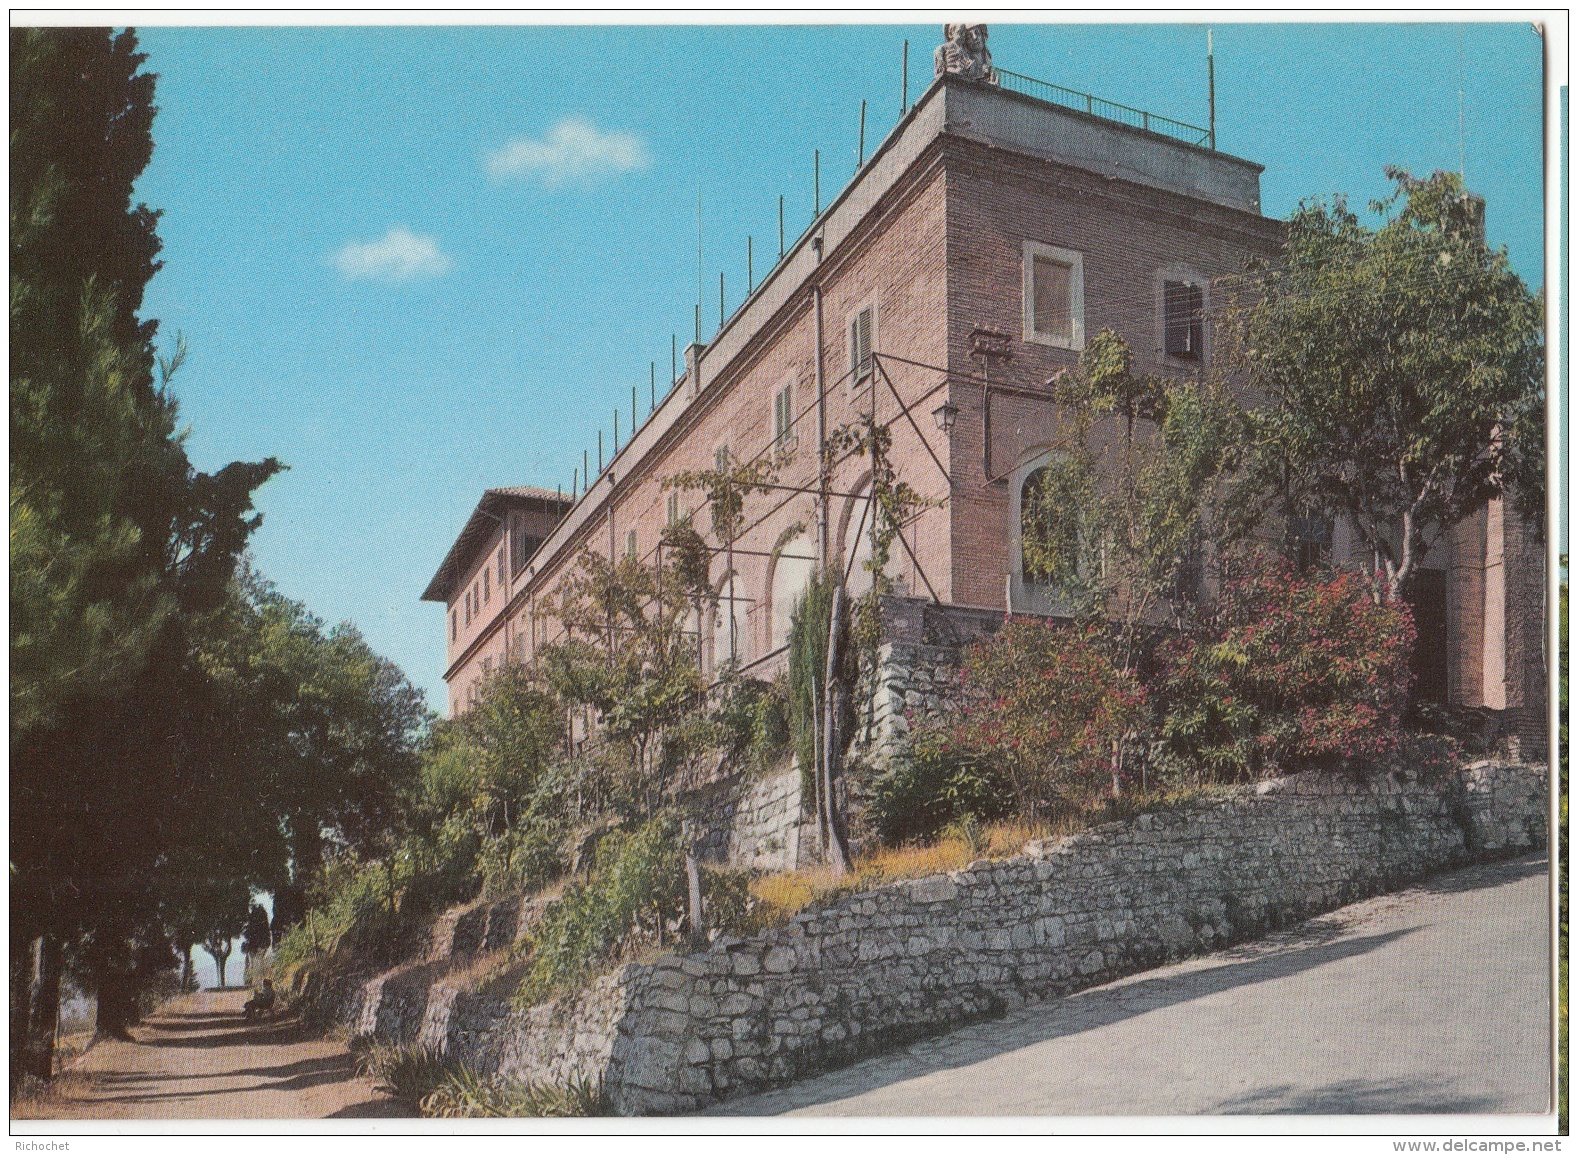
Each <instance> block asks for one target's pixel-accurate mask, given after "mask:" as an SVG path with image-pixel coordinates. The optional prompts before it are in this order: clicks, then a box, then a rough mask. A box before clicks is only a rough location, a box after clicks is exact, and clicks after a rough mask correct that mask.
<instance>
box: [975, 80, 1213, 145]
mask: <svg viewBox="0 0 1578 1155" xmlns="http://www.w3.org/2000/svg"><path fill="white" fill-rule="evenodd" d="M995 71H996V73H997V81H998V83H999V84H1000V85H1001V86H1002V87H1003V88H1006V89H1008V90H1009V91H1010V92H1017V93H1019V94H1021V95H1023V96H1033V97H1035V98H1036V99H1037V100H1044V101H1046V102H1047V103H1048V104H1056V105H1061V106H1062V107H1063V108H1072V109H1074V110H1075V111H1076V112H1083V113H1086V114H1088V115H1090V116H1099V117H1101V118H1102V119H1103V120H1115V121H1117V122H1118V123H1119V124H1127V125H1129V126H1130V127H1132V128H1141V129H1144V130H1145V131H1146V132H1154V133H1158V134H1160V135H1162V136H1170V137H1172V138H1173V139H1174V140H1181V141H1183V142H1184V143H1185V144H1193V145H1198V146H1199V147H1201V148H1212V147H1214V145H1213V144H1212V141H1211V130H1210V129H1209V128H1201V127H1200V126H1199V125H1198V124H1185V123H1184V122H1183V121H1181V120H1173V119H1172V118H1171V117H1168V116H1158V115H1156V114H1155V113H1154V112H1146V111H1145V110H1144V109H1142V108H1130V107H1129V106H1128V105H1126V104H1118V103H1117V102H1116V101H1111V100H1103V99H1102V98H1101V97H1099V96H1092V95H1091V94H1090V93H1088V92H1076V91H1075V90H1074V89H1072V88H1064V87H1063V86H1062V85H1059V84H1049V83H1048V82H1047V81H1045V80H1037V79H1036V78H1035V77H1033V76H1022V75H1020V74H1019V73H1017V72H1009V71H1008V70H1007V69H1006V68H999V69H996V70H995Z"/></svg>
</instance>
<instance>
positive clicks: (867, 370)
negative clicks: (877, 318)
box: [849, 305, 871, 384]
mask: <svg viewBox="0 0 1578 1155" xmlns="http://www.w3.org/2000/svg"><path fill="white" fill-rule="evenodd" d="M849 370H850V376H851V377H853V378H854V380H855V383H856V384H859V383H860V382H862V381H865V380H867V379H868V378H869V377H870V376H871V306H869V305H868V306H866V307H865V308H864V309H862V310H860V312H858V313H856V314H855V315H854V316H853V317H852V318H850V321H849Z"/></svg>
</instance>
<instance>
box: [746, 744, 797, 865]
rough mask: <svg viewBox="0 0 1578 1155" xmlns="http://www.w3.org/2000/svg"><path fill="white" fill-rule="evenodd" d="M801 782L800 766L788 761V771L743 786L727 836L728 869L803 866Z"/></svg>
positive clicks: (766, 776)
mask: <svg viewBox="0 0 1578 1155" xmlns="http://www.w3.org/2000/svg"><path fill="white" fill-rule="evenodd" d="M800 781H801V780H800V767H799V766H798V765H797V764H796V763H794V762H793V761H791V762H790V765H789V768H788V769H787V770H783V771H780V772H779V773H777V774H769V775H765V776H763V777H761V778H757V779H754V780H752V781H750V782H748V783H747V784H746V785H745V787H744V788H743V790H742V791H741V795H740V800H739V802H738V804H737V805H736V807H735V811H734V816H733V821H732V824H731V828H730V833H729V847H728V861H729V864H730V865H731V866H747V867H754V868H756V869H758V870H794V869H796V868H798V867H799V866H800V865H802V862H803V861H804V860H803V859H802V857H801V853H800V835H801V820H800V810H801V798H800ZM813 838H814V834H813Z"/></svg>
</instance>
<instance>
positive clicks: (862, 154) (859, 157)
mask: <svg viewBox="0 0 1578 1155" xmlns="http://www.w3.org/2000/svg"><path fill="white" fill-rule="evenodd" d="M865 165H866V102H865V101H864V100H862V101H861V102H860V151H859V152H858V153H856V160H855V167H856V168H857V169H859V168H864V167H865Z"/></svg>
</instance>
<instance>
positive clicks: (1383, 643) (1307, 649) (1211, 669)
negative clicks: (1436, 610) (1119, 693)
mask: <svg viewBox="0 0 1578 1155" xmlns="http://www.w3.org/2000/svg"><path fill="white" fill-rule="evenodd" d="M1413 649H1414V623H1413V618H1412V616H1411V615H1410V613H1409V610H1408V607H1407V606H1406V605H1404V604H1402V603H1400V602H1397V601H1388V602H1384V603H1381V604H1377V603H1376V602H1375V600H1374V599H1373V597H1372V595H1371V586H1370V583H1369V582H1368V580H1367V579H1366V577H1365V576H1364V575H1362V574H1358V573H1354V572H1336V573H1318V574H1310V575H1307V576H1301V575H1298V574H1296V573H1295V572H1294V571H1293V570H1292V568H1291V567H1290V566H1289V565H1288V564H1287V563H1286V562H1283V561H1281V560H1279V559H1275V558H1267V557H1261V556H1253V557H1251V558H1249V559H1247V560H1246V561H1245V562H1244V563H1243V564H1242V567H1241V572H1240V573H1239V574H1238V576H1236V577H1234V578H1233V579H1232V580H1230V581H1229V582H1228V583H1227V584H1226V585H1225V587H1224V588H1223V590H1222V594H1221V597H1220V599H1219V600H1218V604H1217V607H1216V611H1215V613H1214V614H1213V615H1212V617H1211V618H1209V619H1208V620H1207V621H1205V622H1203V623H1202V624H1201V626H1200V628H1198V629H1196V630H1191V631H1190V632H1189V633H1187V634H1184V635H1181V636H1179V637H1176V638H1174V639H1172V640H1171V641H1170V642H1168V643H1167V644H1166V645H1165V646H1164V647H1163V649H1162V653H1161V666H1162V673H1161V678H1160V685H1159V686H1158V689H1159V691H1160V699H1161V701H1160V705H1161V714H1162V717H1161V739H1162V745H1161V753H1162V757H1163V760H1164V761H1165V762H1167V763H1169V764H1171V766H1172V767H1173V768H1175V769H1177V770H1181V771H1184V772H1186V773H1187V772H1189V771H1190V770H1191V769H1192V768H1199V769H1200V770H1204V771H1206V772H1207V773H1209V775H1210V776H1212V777H1215V778H1243V777H1253V776H1257V775H1260V774H1263V773H1266V772H1268V771H1271V770H1279V769H1280V770H1298V769H1303V768H1305V767H1313V766H1335V765H1341V764H1344V763H1348V762H1352V761H1367V762H1375V761H1383V760H1385V759H1387V758H1389V757H1392V756H1394V755H1396V754H1397V753H1398V751H1399V750H1400V748H1401V744H1402V740H1403V716H1404V713H1405V711H1406V709H1407V707H1408V699H1409V693H1410V689H1411V682H1412V676H1411V674H1410V671H1409V657H1410V655H1411V654H1412V653H1413Z"/></svg>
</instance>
